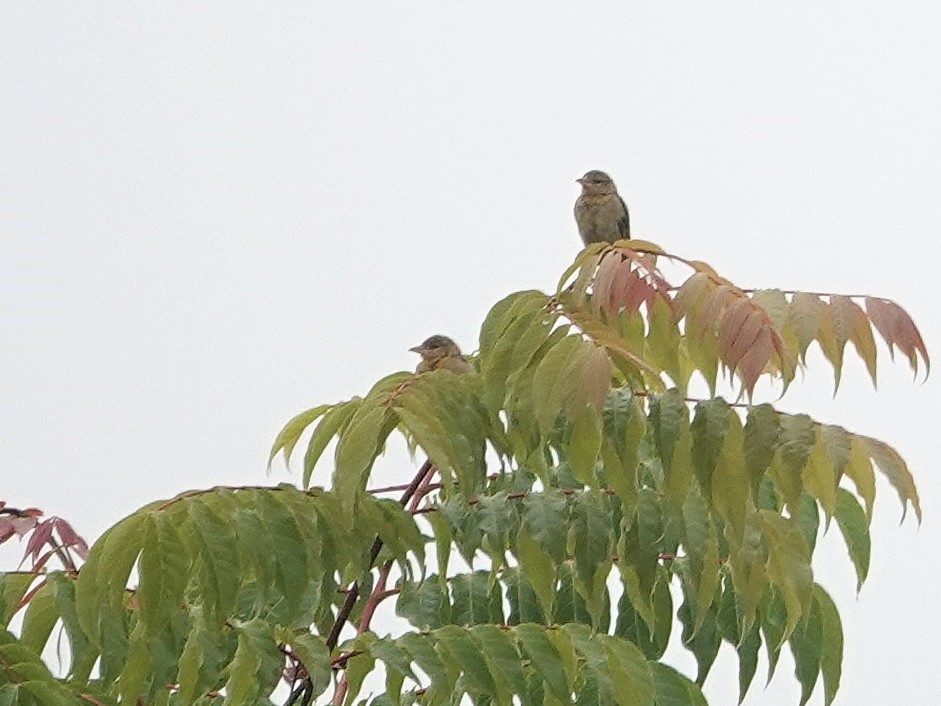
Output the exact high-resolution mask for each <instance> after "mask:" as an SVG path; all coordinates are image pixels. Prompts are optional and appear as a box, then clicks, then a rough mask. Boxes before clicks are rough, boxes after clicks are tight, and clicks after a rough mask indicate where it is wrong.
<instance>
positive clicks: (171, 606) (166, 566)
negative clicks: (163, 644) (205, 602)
mask: <svg viewBox="0 0 941 706" xmlns="http://www.w3.org/2000/svg"><path fill="white" fill-rule="evenodd" d="M191 564H192V560H191V558H190V557H189V556H188V554H187V552H186V551H185V549H184V544H183V541H182V539H181V537H180V534H179V532H178V531H177V529H176V526H175V522H174V520H173V519H171V517H170V516H169V515H168V514H167V513H164V512H153V513H150V514H148V516H147V524H146V529H145V533H144V542H143V545H142V546H141V556H140V565H139V568H140V586H139V587H138V589H137V600H138V603H139V605H140V613H139V616H140V621H141V624H142V625H143V627H144V630H145V631H146V633H147V635H149V636H154V635H156V634H157V633H158V632H160V631H161V630H163V629H165V627H166V624H167V623H168V622H169V621H170V620H171V619H172V618H173V617H174V616H175V615H176V614H177V613H178V611H179V610H180V605H181V604H182V602H183V591H184V589H185V588H186V584H187V582H188V580H189V570H190V566H191Z"/></svg>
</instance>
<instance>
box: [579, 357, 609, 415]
mask: <svg viewBox="0 0 941 706" xmlns="http://www.w3.org/2000/svg"><path fill="white" fill-rule="evenodd" d="M610 389H611V359H610V358H609V357H608V352H607V351H606V350H605V349H604V348H601V347H598V346H594V347H593V350H592V351H591V353H589V354H588V356H587V357H586V358H585V361H584V363H583V365H582V385H581V394H583V395H584V396H585V397H586V398H587V401H588V402H589V403H590V404H592V405H593V406H594V407H595V410H596V411H597V412H598V413H599V414H600V413H601V411H602V410H603V409H604V402H605V399H607V397H608V391H609V390H610Z"/></svg>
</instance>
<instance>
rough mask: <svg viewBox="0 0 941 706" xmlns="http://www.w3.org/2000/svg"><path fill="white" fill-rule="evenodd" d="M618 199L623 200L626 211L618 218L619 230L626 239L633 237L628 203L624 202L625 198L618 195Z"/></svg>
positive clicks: (622, 205) (622, 206)
mask: <svg viewBox="0 0 941 706" xmlns="http://www.w3.org/2000/svg"><path fill="white" fill-rule="evenodd" d="M618 201H620V202H621V209H622V210H623V211H624V213H623V214H622V215H621V217H620V218H618V232H619V233H620V234H621V237H622V238H624V239H625V240H630V239H631V216H630V214H629V213H628V212H627V204H626V203H624V199H622V198H621V197H620V196H618Z"/></svg>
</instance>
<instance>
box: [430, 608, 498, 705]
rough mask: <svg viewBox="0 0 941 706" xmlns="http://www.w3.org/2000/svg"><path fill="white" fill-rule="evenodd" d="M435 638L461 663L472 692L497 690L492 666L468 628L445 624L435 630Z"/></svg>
mask: <svg viewBox="0 0 941 706" xmlns="http://www.w3.org/2000/svg"><path fill="white" fill-rule="evenodd" d="M435 638H436V640H437V641H438V644H439V645H443V646H444V647H445V649H447V651H448V652H449V653H450V654H451V656H452V657H453V658H454V660H455V661H456V662H457V663H458V665H460V668H461V671H462V672H463V673H464V678H465V679H466V683H467V686H468V688H469V689H470V690H471V692H472V693H474V694H493V693H494V692H495V691H496V685H495V684H494V681H493V677H492V676H491V675H490V668H489V667H488V666H487V662H486V660H484V657H483V655H482V654H481V651H480V647H479V646H478V645H477V644H476V643H475V642H474V640H473V639H472V638H471V636H470V634H469V633H468V632H467V630H465V629H464V628H460V627H458V626H456V625H445V626H444V627H442V628H440V629H438V630H435Z"/></svg>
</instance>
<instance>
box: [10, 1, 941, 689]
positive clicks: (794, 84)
mask: <svg viewBox="0 0 941 706" xmlns="http://www.w3.org/2000/svg"><path fill="white" fill-rule="evenodd" d="M777 4H778V5H780V7H777V8H772V7H768V3H753V2H724V3H708V4H706V3H701V4H700V3H697V4H692V3H682V4H681V3H675V4H671V5H670V6H668V7H665V6H664V4H663V3H646V4H645V6H643V7H639V6H638V4H637V3H625V2H617V3H610V4H592V3H588V2H580V3H560V2H539V3H535V2H527V3H523V2H518V3H506V2H504V3H473V5H471V4H470V3H463V4H460V3H428V2H406V1H404V0H401V1H399V2H394V3H377V2H359V3H344V4H340V3H337V4H335V5H334V4H330V5H328V4H327V3H317V4H315V3H291V2H282V3H277V4H267V5H265V6H264V7H262V6H261V4H258V3H256V4H252V5H249V4H247V3H245V4H241V5H239V6H238V7H237V8H236V7H235V6H234V5H232V4H228V3H199V4H194V3H182V2H171V1H169V0H165V1H164V2H162V3H158V4H156V5H153V6H151V7H149V8H148V9H146V10H145V9H141V8H140V6H139V4H138V3H125V2H113V3H105V2H85V3H71V4H62V3H40V2H31V3H12V2H8V3H4V4H3V6H2V13H0V322H2V329H3V334H2V336H0V398H2V405H0V499H4V500H6V501H7V502H8V503H10V504H11V505H16V506H30V505H35V506H39V507H41V508H43V509H44V510H45V511H46V512H47V513H49V514H58V515H61V516H63V517H65V518H67V519H69V520H71V521H72V522H73V523H74V525H75V527H76V528H77V529H78V530H79V531H80V532H81V533H83V534H84V535H85V536H86V537H88V538H89V539H94V538H95V537H97V536H98V535H99V534H100V533H101V532H102V531H103V530H104V529H105V528H106V527H108V526H110V525H112V524H113V523H114V522H116V521H117V520H118V519H120V518H121V517H123V516H124V515H126V514H128V513H130V512H132V511H133V510H135V509H136V508H138V507H139V506H141V505H143V504H144V503H146V502H148V501H150V500H152V499H155V498H158V497H167V496H171V495H174V494H176V493H177V492H179V491H181V490H184V489H187V488H193V487H207V486H211V485H214V484H220V483H221V484H249V483H258V482H266V480H265V470H264V469H265V460H266V453H267V450H268V448H269V447H270V445H271V442H272V440H273V438H274V435H275V434H276V432H277V431H278V429H279V428H280V426H281V425H282V424H283V423H284V422H285V421H286V420H287V419H288V418H289V417H290V416H292V415H293V414H294V413H296V412H298V411H300V410H301V409H304V408H306V407H309V406H312V405H314V404H316V403H320V402H325V401H335V400H339V399H345V398H347V397H349V396H351V395H353V394H356V393H360V392H363V391H365V390H366V389H367V388H368V386H369V385H370V384H371V383H372V382H373V381H374V380H375V379H377V378H378V377H380V376H381V375H383V374H385V373H387V372H390V371H394V370H398V369H402V368H411V367H413V366H414V364H415V362H416V361H415V358H414V355H413V354H411V353H409V352H408V351H407V349H408V348H409V347H410V346H412V345H415V344H417V343H418V342H420V341H421V340H422V339H423V338H425V337H426V336H427V335H429V334H431V333H439V332H440V333H447V334H450V335H452V336H453V337H455V338H456V339H457V340H458V341H459V342H460V343H461V344H462V345H463V346H464V347H465V349H468V350H473V349H474V348H475V347H476V345H477V332H478V329H479V325H480V323H481V321H482V319H483V316H484V315H485V313H486V311H487V310H488V309H489V307H490V306H491V305H492V304H493V303H494V302H495V301H497V300H498V299H500V298H502V297H503V296H504V295H506V294H508V293H509V292H511V291H516V290H519V289H524V288H530V287H539V288H542V289H547V288H550V287H552V286H554V283H555V281H556V279H557V277H558V275H559V274H560V273H561V271H562V269H564V267H565V266H566V265H567V264H568V263H569V262H570V261H571V259H572V258H573V256H574V255H575V253H576V252H577V250H578V247H579V241H578V237H577V235H576V231H575V227H574V223H573V220H572V216H571V207H572V203H573V201H574V199H575V197H576V195H577V185H576V184H575V183H574V182H573V179H574V178H575V177H577V176H579V175H581V174H582V173H583V172H585V171H586V170H587V169H590V168H600V169H604V170H606V171H608V172H610V173H611V174H612V175H613V176H614V177H615V179H616V181H617V183H618V185H619V187H620V189H621V192H622V194H623V195H624V196H625V197H626V199H627V201H628V203H629V206H630V209H631V215H632V225H633V232H634V235H635V237H640V238H644V239H650V240H654V241H656V242H658V243H660V244H662V245H663V246H665V247H666V248H667V249H669V250H671V251H675V252H677V253H680V254H683V255H686V256H688V257H692V258H697V259H703V260H707V261H708V262H710V263H711V264H713V265H714V266H715V267H716V268H717V269H718V270H719V271H720V272H721V273H723V274H724V275H726V276H727V277H729V278H731V279H732V280H733V281H735V282H737V283H739V284H741V285H742V286H754V287H772V286H780V287H785V288H789V289H800V288H803V289H812V290H818V291H819V290H825V291H836V292H843V293H873V294H879V295H884V296H888V297H891V298H894V299H896V300H897V301H899V302H900V303H902V305H903V306H905V307H906V308H907V309H908V310H909V312H910V313H911V314H912V315H913V316H914V317H915V319H916V321H918V322H919V324H920V325H921V328H922V332H923V334H924V336H925V340H926V342H927V344H928V346H929V349H930V350H931V351H932V352H934V353H935V354H936V356H941V345H939V343H941V340H939V304H938V297H939V287H938V272H939V268H941V255H939V252H938V246H937V243H938V239H939V235H941V234H939V228H938V222H939V216H941V209H939V204H941V196H939V195H941V160H939V156H941V155H939V152H941V150H939V147H941V138H939V134H941V132H939V125H941V43H939V41H938V37H937V34H938V27H939V22H941V10H939V9H938V8H937V7H935V6H933V5H931V4H929V3H914V2H891V3H890V2H884V1H883V2H852V3H850V2H830V3H808V2H789V3H777ZM311 5H316V7H311ZM880 353H881V354H883V358H884V359H885V360H884V361H883V362H885V363H887V356H885V355H884V353H885V350H884V348H883V349H881V350H880ZM812 361H813V363H814V364H815V367H814V368H812V370H811V371H810V372H809V373H808V375H807V376H806V378H805V379H804V381H803V384H802V385H801V384H798V385H795V387H794V388H793V389H792V390H791V391H790V392H789V393H788V396H787V397H786V398H785V399H784V400H783V401H782V402H781V403H780V404H779V406H780V407H782V408H784V409H787V410H805V411H808V412H809V413H811V414H812V415H814V416H815V417H816V418H817V419H820V420H822V421H827V422H835V423H840V424H843V425H845V426H846V427H848V428H849V429H852V430H854V431H859V432H863V433H867V434H872V435H875V436H878V437H880V438H883V439H885V440H886V441H888V442H889V443H891V444H893V445H894V446H895V447H896V448H898V450H899V451H900V452H901V453H902V454H903V455H904V456H905V457H906V459H907V460H908V461H909V463H910V464H911V467H912V469H913V471H914V473H915V475H916V479H917V480H918V481H919V488H920V491H921V494H922V499H923V505H924V508H925V513H926V519H925V522H924V524H923V525H922V527H921V528H920V529H918V528H916V525H915V524H914V522H911V521H910V522H907V523H906V524H905V525H903V526H902V527H901V528H900V527H899V526H898V519H899V514H900V513H899V506H898V503H897V501H896V498H895V497H894V493H893V492H892V491H891V489H890V488H889V487H888V486H887V484H885V483H881V484H880V486H879V497H878V498H877V504H876V518H875V521H874V523H873V528H872V529H873V534H874V546H873V561H872V571H871V574H870V579H869V581H868V583H867V584H866V585H865V586H864V588H863V591H862V593H861V595H860V596H859V598H858V599H857V598H856V596H855V580H854V576H853V573H852V569H851V565H850V563H849V560H848V558H847V557H846V556H845V550H844V548H843V545H842V540H841V539H840V538H839V535H838V532H837V531H836V530H835V528H834V530H833V531H832V532H831V534H830V536H829V537H828V538H827V540H826V541H825V542H824V546H823V548H822V549H821V550H819V551H820V552H821V553H820V556H819V561H818V563H817V566H816V569H817V579H818V581H820V582H822V583H823V584H824V586H825V587H826V588H827V589H828V590H829V591H830V592H831V594H832V595H833V596H834V598H835V599H836V601H837V604H838V606H839V608H840V610H841V613H842V616H843V620H844V628H845V632H846V649H845V661H844V678H843V687H842V689H841V692H840V695H839V697H838V700H837V703H842V704H875V703H904V704H913V705H916V706H918V705H920V704H935V703H941V686H939V680H938V678H937V673H936V670H937V664H938V658H939V656H941V649H939V647H938V630H939V629H941V604H939V602H938V600H937V584H938V578H939V576H941V570H939V567H938V558H937V557H938V547H939V542H941V531H939V527H941V524H939V519H938V503H937V498H938V496H939V492H941V481H939V479H938V469H937V460H938V457H939V443H938V433H937V425H938V421H939V419H941V414H939V412H941V405H939V401H938V392H937V390H938V386H937V383H936V380H934V379H929V381H928V383H927V384H921V383H920V382H919V383H918V384H912V383H911V377H910V375H909V374H908V373H907V371H906V370H905V369H904V368H903V367H902V366H901V365H897V366H895V367H890V366H889V365H887V364H886V365H882V366H881V369H882V375H883V377H882V379H881V383H880V390H879V392H878V393H876V392H874V391H873V390H872V387H871V386H870V385H869V384H868V382H867V380H866V377H865V375H864V372H863V366H862V364H861V363H859V361H857V360H855V359H852V358H851V359H850V360H849V361H848V365H847V370H846V374H845V376H844V382H843V387H842V388H841V390H840V393H839V394H838V395H837V397H836V398H835V399H833V398H832V396H831V392H832V382H831V378H830V371H829V367H828V366H827V364H826V363H825V362H824V361H823V358H822V356H820V355H819V354H816V355H815V356H812ZM276 469H277V471H278V472H277V473H276V474H275V476H274V477H273V479H272V481H271V482H277V481H281V480H287V479H290V480H296V479H297V475H296V474H294V475H290V476H289V475H287V474H286V473H285V472H284V470H283V467H282V466H277V467H276ZM408 472H409V466H408V465H405V464H403V466H402V469H401V474H402V477H404V476H405V474H407V473H408ZM325 480H326V479H325V478H321V479H320V480H319V482H325ZM0 556H4V557H7V558H8V561H7V562H6V566H8V567H9V566H12V565H13V564H15V561H16V559H18V556H19V548H16V549H15V551H14V552H13V554H12V555H11V554H10V552H6V553H4V554H2V555H0ZM678 654H679V655H681V656H680V657H678V658H677V659H676V660H675V661H674V663H675V664H677V665H678V666H680V667H681V668H683V669H686V670H689V669H691V664H692V660H691V659H690V658H688V657H685V656H682V652H681V651H680V652H671V655H674V656H676V655H678ZM762 669H763V666H762V667H761V668H760V670H759V675H758V676H757V677H756V682H755V684H754V686H753V689H752V691H751V693H750V697H749V699H748V700H747V702H746V703H747V704H748V705H749V706H759V705H760V706H766V705H768V704H796V703H797V701H798V694H799V688H798V686H797V683H796V681H795V680H794V679H793V677H792V674H791V670H792V664H791V662H790V659H789V657H783V658H782V664H781V665H780V667H779V674H778V676H776V678H775V680H774V682H773V683H772V685H771V686H770V687H769V688H768V689H767V690H765V691H762V689H761V687H762V683H763V676H762V671H761V670H762ZM735 673H736V664H735V659H734V655H733V654H732V653H731V651H729V650H724V654H723V655H722V656H720V662H719V664H718V665H717V667H716V668H715V670H714V672H713V674H712V675H711V677H710V680H709V682H708V683H707V687H706V692H707V695H708V696H709V697H710V699H711V703H712V704H713V706H721V705H723V704H731V703H734V702H735V695H736V690H737V685H736V678H735ZM820 692H821V690H820V689H818V693H817V694H816V695H815V697H814V700H813V701H812V703H814V704H821V703H822V702H823V701H822V694H821V693H820Z"/></svg>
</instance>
